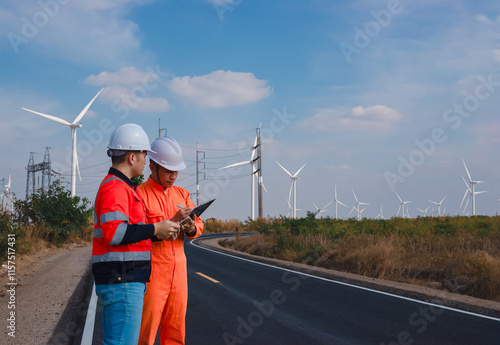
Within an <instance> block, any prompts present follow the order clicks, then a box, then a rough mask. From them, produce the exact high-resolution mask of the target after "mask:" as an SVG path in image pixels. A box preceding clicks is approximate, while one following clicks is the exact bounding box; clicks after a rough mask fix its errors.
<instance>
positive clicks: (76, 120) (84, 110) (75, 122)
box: [72, 88, 104, 125]
mask: <svg viewBox="0 0 500 345" xmlns="http://www.w3.org/2000/svg"><path fill="white" fill-rule="evenodd" d="M102 90H104V88H102V89H101V91H99V92H98V93H97V95H95V97H94V98H92V100H91V101H90V102H89V104H87V106H86V107H85V108H83V110H82V111H81V112H80V114H78V116H77V117H76V119H75V121H73V123H72V125H76V124H77V123H78V121H80V120H81V119H82V117H83V116H85V114H86V113H87V110H89V108H90V106H91V105H92V103H94V101H95V99H96V98H97V97H98V96H99V94H100V93H101V92H102Z"/></svg>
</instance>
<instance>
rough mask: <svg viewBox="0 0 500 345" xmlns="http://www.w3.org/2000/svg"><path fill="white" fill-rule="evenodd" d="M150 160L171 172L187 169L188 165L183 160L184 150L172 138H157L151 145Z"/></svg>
mask: <svg viewBox="0 0 500 345" xmlns="http://www.w3.org/2000/svg"><path fill="white" fill-rule="evenodd" d="M151 150H152V151H151V152H148V156H149V158H151V159H152V160H153V161H154V162H156V163H158V164H159V165H161V166H162V167H164V168H165V169H168V170H171V171H181V170H184V169H186V164H185V163H184V161H183V160H182V149H181V146H180V145H179V143H178V142H177V141H176V140H175V139H174V138H170V137H160V138H156V139H155V141H153V143H152V144H151Z"/></svg>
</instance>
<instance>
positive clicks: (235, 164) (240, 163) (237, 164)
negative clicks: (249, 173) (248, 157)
mask: <svg viewBox="0 0 500 345" xmlns="http://www.w3.org/2000/svg"><path fill="white" fill-rule="evenodd" d="M249 163H251V161H245V162H238V163H234V164H230V165H228V166H225V167H223V168H219V170H223V169H228V168H234V167H239V166H240V165H245V164H249Z"/></svg>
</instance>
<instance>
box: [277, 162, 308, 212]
mask: <svg viewBox="0 0 500 345" xmlns="http://www.w3.org/2000/svg"><path fill="white" fill-rule="evenodd" d="M276 164H278V165H279V166H280V168H281V169H283V170H284V171H285V172H286V174H287V175H288V176H290V179H291V183H290V192H289V193H288V202H290V199H291V196H292V189H293V208H292V218H297V180H298V179H299V178H300V177H299V173H300V171H301V170H302V169H303V168H304V167H305V166H306V164H307V163H305V164H304V165H303V166H302V167H300V169H299V170H297V172H296V173H295V174H293V175H292V174H290V172H289V171H288V170H286V169H285V168H284V167H283V166H282V165H281V164H280V163H278V162H277V161H276Z"/></svg>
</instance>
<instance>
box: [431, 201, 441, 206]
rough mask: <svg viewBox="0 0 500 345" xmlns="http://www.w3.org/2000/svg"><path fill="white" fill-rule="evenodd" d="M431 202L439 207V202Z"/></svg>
mask: <svg viewBox="0 0 500 345" xmlns="http://www.w3.org/2000/svg"><path fill="white" fill-rule="evenodd" d="M429 201H430V202H432V203H433V204H435V205H438V206H439V204H438V203H437V202H435V201H432V200H429Z"/></svg>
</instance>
